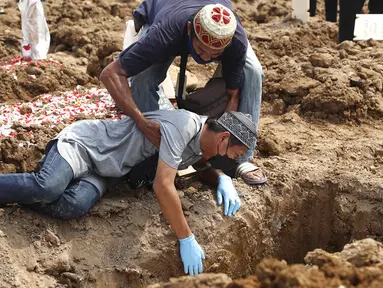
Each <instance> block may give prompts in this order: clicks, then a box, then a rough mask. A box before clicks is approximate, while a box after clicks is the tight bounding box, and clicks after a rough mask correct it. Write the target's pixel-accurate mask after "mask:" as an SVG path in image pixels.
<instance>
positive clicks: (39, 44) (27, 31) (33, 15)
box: [16, 0, 51, 60]
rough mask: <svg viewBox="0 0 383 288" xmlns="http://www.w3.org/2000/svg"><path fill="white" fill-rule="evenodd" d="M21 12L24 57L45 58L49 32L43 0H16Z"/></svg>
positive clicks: (48, 43)
mask: <svg viewBox="0 0 383 288" xmlns="http://www.w3.org/2000/svg"><path fill="white" fill-rule="evenodd" d="M16 2H17V3H18V4H19V10H20V13H21V30H22V34H23V40H22V44H21V50H22V53H23V57H24V58H26V59H32V60H37V59H46V58H47V54H48V50H49V45H50V41H51V39H50V34H49V29H48V24H47V21H46V19H45V15H44V7H43V4H42V3H41V2H43V0H41V1H40V0H16Z"/></svg>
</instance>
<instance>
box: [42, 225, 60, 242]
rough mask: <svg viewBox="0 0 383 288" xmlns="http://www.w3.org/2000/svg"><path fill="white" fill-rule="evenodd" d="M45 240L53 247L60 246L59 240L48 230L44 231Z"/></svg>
mask: <svg viewBox="0 0 383 288" xmlns="http://www.w3.org/2000/svg"><path fill="white" fill-rule="evenodd" d="M45 240H46V241H48V242H49V243H51V244H52V245H55V246H60V244H61V243H60V238H59V237H57V235H56V234H54V233H53V232H52V231H50V230H49V229H47V230H46V234H45Z"/></svg>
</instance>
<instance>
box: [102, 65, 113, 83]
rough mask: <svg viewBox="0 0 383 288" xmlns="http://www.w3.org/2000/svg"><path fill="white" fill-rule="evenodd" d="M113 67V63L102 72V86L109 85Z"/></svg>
mask: <svg viewBox="0 0 383 288" xmlns="http://www.w3.org/2000/svg"><path fill="white" fill-rule="evenodd" d="M111 65H112V63H110V64H109V65H108V66H106V67H105V68H104V69H103V70H102V71H101V74H100V81H101V82H102V84H104V85H105V86H106V84H107V83H108V80H109V79H110V75H111V73H112V72H111Z"/></svg>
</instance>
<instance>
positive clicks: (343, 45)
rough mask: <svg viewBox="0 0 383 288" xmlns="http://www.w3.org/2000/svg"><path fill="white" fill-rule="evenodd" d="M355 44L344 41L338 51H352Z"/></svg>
mask: <svg viewBox="0 0 383 288" xmlns="http://www.w3.org/2000/svg"><path fill="white" fill-rule="evenodd" d="M354 45H355V43H354V42H353V41H343V42H342V43H340V44H339V45H338V46H337V48H338V49H350V48H352V47H354Z"/></svg>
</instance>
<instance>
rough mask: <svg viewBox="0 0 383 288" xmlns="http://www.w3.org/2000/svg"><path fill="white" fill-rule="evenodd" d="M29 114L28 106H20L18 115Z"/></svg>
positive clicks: (30, 108) (30, 110) (30, 109)
mask: <svg viewBox="0 0 383 288" xmlns="http://www.w3.org/2000/svg"><path fill="white" fill-rule="evenodd" d="M29 113H32V107H31V106H29V105H28V104H23V105H21V106H20V114H21V115H25V114H29Z"/></svg>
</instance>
